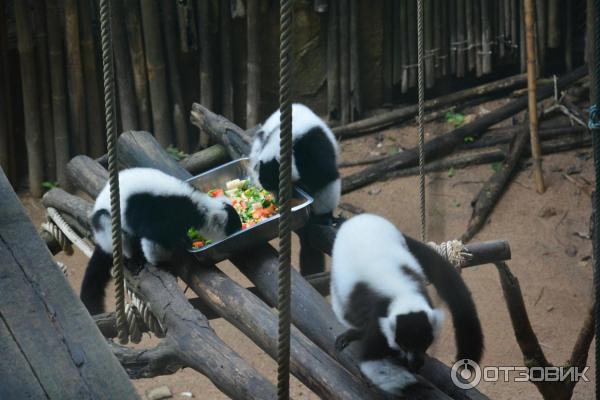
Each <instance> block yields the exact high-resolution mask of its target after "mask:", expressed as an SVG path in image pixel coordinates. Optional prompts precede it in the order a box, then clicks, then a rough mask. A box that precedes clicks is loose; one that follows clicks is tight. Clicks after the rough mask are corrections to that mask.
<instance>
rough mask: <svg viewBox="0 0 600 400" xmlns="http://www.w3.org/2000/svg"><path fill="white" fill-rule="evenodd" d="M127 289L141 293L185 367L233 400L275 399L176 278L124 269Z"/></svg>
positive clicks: (148, 267)
mask: <svg viewBox="0 0 600 400" xmlns="http://www.w3.org/2000/svg"><path fill="white" fill-rule="evenodd" d="M126 277H127V282H128V285H129V287H130V288H132V289H133V290H134V291H135V292H136V293H138V294H140V295H141V296H142V298H143V299H145V301H146V302H147V304H148V305H149V307H150V309H151V311H152V313H153V314H154V316H155V317H156V318H157V319H158V321H159V322H160V323H161V325H162V326H165V327H167V336H166V338H167V339H168V340H171V341H172V342H173V344H174V351H175V353H176V356H177V358H178V359H179V360H181V361H182V362H183V363H184V365H187V366H188V367H190V368H193V369H194V370H196V371H198V372H200V373H202V374H203V375H205V376H206V377H207V378H208V379H210V380H211V382H212V383H213V384H214V385H215V386H216V387H217V388H219V390H221V391H222V392H223V393H225V394H226V395H227V396H229V397H231V398H234V399H256V400H262V399H274V398H275V397H276V390H275V387H274V386H273V384H272V383H271V382H269V381H268V380H267V379H266V378H265V377H263V376H262V375H260V374H259V373H258V372H257V371H256V370H255V369H254V368H253V367H252V366H250V365H249V364H248V363H247V362H246V361H245V360H244V359H243V358H241V357H240V356H239V355H238V354H237V353H236V352H235V351H233V350H232V349H231V348H230V347H229V346H227V345H226V344H225V343H224V342H223V341H222V340H221V339H220V338H219V337H218V336H217V335H216V333H215V332H214V331H213V330H212V328H211V327H210V325H209V323H208V320H207V319H206V317H205V316H204V315H202V314H201V313H200V312H199V311H198V310H196V309H194V308H193V307H192V306H191V305H190V303H189V302H188V301H187V298H186V297H185V295H184V294H183V291H182V290H181V288H180V287H179V285H178V284H177V279H176V278H175V277H174V276H173V275H171V274H169V273H168V272H166V271H164V270H161V269H158V268H156V267H154V266H152V265H149V264H147V265H146V266H145V267H144V268H143V269H142V270H141V271H140V272H139V274H138V275H137V276H133V275H132V274H131V273H129V271H128V270H127V269H126Z"/></svg>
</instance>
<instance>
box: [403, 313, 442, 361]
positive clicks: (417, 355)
mask: <svg viewBox="0 0 600 400" xmlns="http://www.w3.org/2000/svg"><path fill="white" fill-rule="evenodd" d="M433 318H436V316H434V317H433ZM436 325H437V322H436V321H430V319H429V316H428V315H427V313H426V312H425V311H418V312H409V313H407V314H399V315H397V316H396V331H395V342H396V344H397V346H398V347H399V349H400V350H401V351H402V352H403V353H404V358H405V361H406V363H407V367H408V369H409V370H411V371H418V370H419V369H420V368H421V367H422V366H423V363H424V361H425V352H426V351H427V349H428V348H429V346H431V344H432V343H433V341H434V339H435V335H436V330H437V326H436Z"/></svg>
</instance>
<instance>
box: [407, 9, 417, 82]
mask: <svg viewBox="0 0 600 400" xmlns="http://www.w3.org/2000/svg"><path fill="white" fill-rule="evenodd" d="M407 4H408V8H407V15H408V24H407V25H408V66H407V67H408V87H409V88H413V87H415V86H416V84H417V20H416V18H414V16H415V15H417V5H416V2H415V1H413V0H408V3H407Z"/></svg>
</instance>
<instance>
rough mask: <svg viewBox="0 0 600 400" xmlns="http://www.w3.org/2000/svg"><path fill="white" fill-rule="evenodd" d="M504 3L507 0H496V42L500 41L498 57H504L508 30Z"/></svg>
mask: <svg viewBox="0 0 600 400" xmlns="http://www.w3.org/2000/svg"><path fill="white" fill-rule="evenodd" d="M504 3H506V0H498V1H496V13H495V14H496V18H495V20H496V21H497V24H496V26H497V30H496V42H497V43H498V45H497V48H498V58H503V57H504V40H505V39H506V36H505V35H506V32H505V30H504V18H505V16H504Z"/></svg>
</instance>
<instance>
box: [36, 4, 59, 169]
mask: <svg viewBox="0 0 600 400" xmlns="http://www.w3.org/2000/svg"><path fill="white" fill-rule="evenodd" d="M33 7H34V8H33V17H34V32H35V53H36V64H37V74H38V76H39V77H40V81H39V84H40V87H39V89H40V92H39V94H40V99H39V102H40V110H41V112H42V114H41V117H42V120H41V122H42V132H43V135H42V136H43V138H44V144H43V152H44V170H45V171H46V179H47V180H51V181H53V180H54V179H56V154H55V152H54V127H53V126H52V105H51V102H50V95H51V93H50V73H49V69H48V35H47V34H46V16H45V14H46V7H44V4H43V3H40V2H37V3H35V4H34V5H33Z"/></svg>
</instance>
